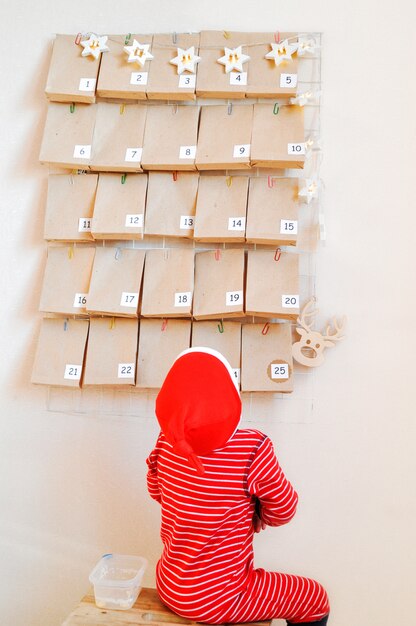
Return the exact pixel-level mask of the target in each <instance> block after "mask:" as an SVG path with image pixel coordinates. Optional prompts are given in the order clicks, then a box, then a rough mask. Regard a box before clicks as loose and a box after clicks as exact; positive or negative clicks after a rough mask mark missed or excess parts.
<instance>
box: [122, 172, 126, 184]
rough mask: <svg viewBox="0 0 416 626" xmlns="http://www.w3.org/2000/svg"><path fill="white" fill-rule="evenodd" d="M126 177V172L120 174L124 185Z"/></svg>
mask: <svg viewBox="0 0 416 626" xmlns="http://www.w3.org/2000/svg"><path fill="white" fill-rule="evenodd" d="M126 178H127V174H122V175H121V184H122V185H124V184H125V182H126Z"/></svg>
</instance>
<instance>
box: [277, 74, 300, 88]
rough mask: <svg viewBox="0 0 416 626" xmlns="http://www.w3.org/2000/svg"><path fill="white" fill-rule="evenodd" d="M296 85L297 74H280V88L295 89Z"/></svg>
mask: <svg viewBox="0 0 416 626" xmlns="http://www.w3.org/2000/svg"><path fill="white" fill-rule="evenodd" d="M297 84H298V75H297V74H280V86H281V87H296V85H297Z"/></svg>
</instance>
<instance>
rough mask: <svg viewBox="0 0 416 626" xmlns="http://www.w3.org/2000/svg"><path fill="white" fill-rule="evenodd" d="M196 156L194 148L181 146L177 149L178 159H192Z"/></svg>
mask: <svg viewBox="0 0 416 626" xmlns="http://www.w3.org/2000/svg"><path fill="white" fill-rule="evenodd" d="M195 156H196V146H181V147H180V148H179V158H180V159H194V158H195Z"/></svg>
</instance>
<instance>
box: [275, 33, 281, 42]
mask: <svg viewBox="0 0 416 626" xmlns="http://www.w3.org/2000/svg"><path fill="white" fill-rule="evenodd" d="M274 40H275V42H276V43H280V32H279V31H277V32H276V33H274Z"/></svg>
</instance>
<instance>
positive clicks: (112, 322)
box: [108, 317, 116, 330]
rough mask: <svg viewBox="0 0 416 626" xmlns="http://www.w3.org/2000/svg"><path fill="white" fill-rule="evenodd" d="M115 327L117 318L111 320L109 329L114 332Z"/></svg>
mask: <svg viewBox="0 0 416 626" xmlns="http://www.w3.org/2000/svg"><path fill="white" fill-rule="evenodd" d="M115 326H116V318H115V317H111V318H110V324H109V326H108V327H109V329H110V330H114V328H115Z"/></svg>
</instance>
